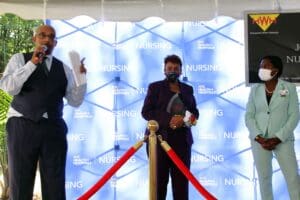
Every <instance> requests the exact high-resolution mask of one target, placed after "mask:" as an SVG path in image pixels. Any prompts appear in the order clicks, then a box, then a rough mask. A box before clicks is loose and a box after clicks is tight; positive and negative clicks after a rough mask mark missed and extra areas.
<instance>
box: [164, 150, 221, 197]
mask: <svg viewBox="0 0 300 200" xmlns="http://www.w3.org/2000/svg"><path fill="white" fill-rule="evenodd" d="M166 152H167V154H168V156H169V157H170V158H171V160H172V161H173V162H174V163H175V164H176V166H177V167H178V168H179V169H180V171H181V172H182V173H183V174H184V175H185V177H186V178H187V179H188V180H189V181H190V182H191V183H192V184H193V185H194V186H195V188H196V189H197V190H198V191H199V192H200V193H201V194H202V195H203V196H204V197H205V199H207V200H217V198H216V197H214V196H213V195H212V194H210V193H209V192H208V191H207V190H206V189H205V188H204V187H203V186H202V185H201V184H200V183H199V182H198V180H197V179H196V178H195V176H194V175H193V174H192V173H191V172H190V170H189V169H188V168H187V167H186V166H185V164H184V163H183V162H182V161H181V160H180V158H179V157H178V156H177V154H176V153H175V151H173V149H169V150H168V151H167V150H166Z"/></svg>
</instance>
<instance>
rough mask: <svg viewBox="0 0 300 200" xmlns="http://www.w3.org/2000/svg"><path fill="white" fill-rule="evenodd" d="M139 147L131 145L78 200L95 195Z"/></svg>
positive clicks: (85, 199) (84, 199)
mask: <svg viewBox="0 0 300 200" xmlns="http://www.w3.org/2000/svg"><path fill="white" fill-rule="evenodd" d="M138 149H139V148H134V147H131V148H130V149H129V150H128V151H127V152H126V153H125V154H124V155H123V156H122V157H121V158H120V159H119V160H118V161H117V162H116V163H115V164H114V165H113V166H112V167H111V168H110V169H109V170H108V171H107V172H106V173H105V174H104V176H102V178H101V179H100V180H99V181H98V182H97V183H96V184H95V185H94V186H92V187H91V188H90V189H89V190H88V191H87V192H85V193H84V194H83V195H82V196H81V197H79V198H78V199H77V200H87V199H89V198H90V197H91V196H93V195H94V194H95V193H96V192H97V191H98V190H99V189H100V188H101V187H102V186H103V185H104V184H105V183H106V182H107V181H108V180H109V179H110V178H111V177H112V175H114V174H115V173H116V171H118V169H119V168H120V167H121V166H122V165H123V164H124V163H125V162H126V161H127V160H128V159H129V158H130V157H131V156H132V155H133V154H134V153H135V152H136V151H137V150H138Z"/></svg>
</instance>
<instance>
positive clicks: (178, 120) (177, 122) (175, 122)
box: [169, 115, 184, 130]
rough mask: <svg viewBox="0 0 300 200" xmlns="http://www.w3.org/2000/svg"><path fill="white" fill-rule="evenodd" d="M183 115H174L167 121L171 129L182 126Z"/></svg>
mask: <svg viewBox="0 0 300 200" xmlns="http://www.w3.org/2000/svg"><path fill="white" fill-rule="evenodd" d="M183 123H184V122H183V116H181V115H174V116H173V117H172V118H171V120H170V123H169V126H170V128H171V129H174V130H175V129H177V128H180V127H182V126H183Z"/></svg>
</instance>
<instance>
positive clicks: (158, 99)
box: [142, 55, 199, 200]
mask: <svg viewBox="0 0 300 200" xmlns="http://www.w3.org/2000/svg"><path fill="white" fill-rule="evenodd" d="M164 65H165V66H164V73H165V75H166V78H165V79H164V80H161V81H157V82H153V83H151V84H150V85H149V87H148V92H147V95H146V98H145V101H144V105H143V108H142V116H143V117H144V119H146V120H147V121H149V120H155V121H157V122H158V124H159V130H158V131H157V133H158V134H160V135H162V137H163V139H164V140H165V141H167V142H168V144H169V145H170V146H171V147H172V149H173V150H174V151H175V152H176V154H177V155H178V156H179V157H180V159H181V160H182V161H183V162H184V164H185V165H186V166H187V167H188V168H189V167H190V163H191V145H192V143H193V137H192V133H191V125H192V123H193V122H191V121H190V119H191V118H189V117H188V118H187V115H188V116H192V118H193V119H197V118H198V116H199V112H198V109H197V105H196V100H195V98H194V95H193V88H192V87H191V86H189V85H187V84H185V83H183V82H180V81H179V76H180V75H181V70H182V62H181V59H180V58H179V57H178V56H177V55H169V56H167V57H166V58H165V59H164ZM146 134H149V132H148V131H146ZM169 175H170V176H171V178H172V191H173V199H174V200H188V196H189V195H188V180H187V179H186V178H185V176H184V175H183V174H182V172H181V171H180V170H179V169H178V168H177V167H176V165H175V164H174V163H173V162H172V161H171V160H170V159H169V158H168V156H167V154H166V153H165V152H164V150H163V149H162V148H161V147H160V145H158V148H157V200H165V199H166V195H167V185H168V181H169Z"/></svg>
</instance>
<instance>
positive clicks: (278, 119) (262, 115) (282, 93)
mask: <svg viewBox="0 0 300 200" xmlns="http://www.w3.org/2000/svg"><path fill="white" fill-rule="evenodd" d="M298 121H299V104H298V95H297V91H296V86H295V85H294V84H293V83H289V82H286V81H283V80H280V79H279V81H278V83H277V86H276V88H275V90H274V92H273V96H272V98H271V101H270V104H269V105H268V102H267V98H266V93H265V86H264V84H263V83H257V84H255V85H253V87H252V88H251V91H250V95H249V99H248V103H247V107H246V114H245V123H246V126H247V128H248V130H249V132H250V135H249V137H250V139H251V140H254V138H255V137H256V136H257V135H259V134H262V135H263V137H266V138H272V137H278V138H279V139H280V140H281V141H282V142H285V141H287V140H294V132H293V131H294V129H295V128H296V126H297V124H298Z"/></svg>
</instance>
